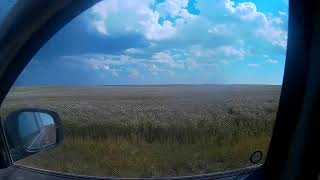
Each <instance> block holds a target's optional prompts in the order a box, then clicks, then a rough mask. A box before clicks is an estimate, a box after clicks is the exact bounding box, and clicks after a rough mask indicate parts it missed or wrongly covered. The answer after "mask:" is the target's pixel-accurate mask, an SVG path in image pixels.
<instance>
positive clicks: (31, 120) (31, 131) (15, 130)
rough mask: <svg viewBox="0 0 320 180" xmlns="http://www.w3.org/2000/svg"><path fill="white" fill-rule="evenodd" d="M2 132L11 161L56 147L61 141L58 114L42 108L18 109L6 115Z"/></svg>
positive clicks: (61, 130)
mask: <svg viewBox="0 0 320 180" xmlns="http://www.w3.org/2000/svg"><path fill="white" fill-rule="evenodd" d="M4 132H5V135H6V139H7V142H8V146H9V151H10V154H11V157H12V160H13V161H17V160H19V159H22V158H25V157H27V156H30V155H32V154H34V153H37V152H40V151H44V150H47V149H51V148H53V147H56V146H57V145H59V144H61V143H62V142H63V126H62V124H61V120H60V117H59V115H58V114H57V113H56V112H54V111H49V110H43V109H31V108H29V109H20V110H17V111H14V112H12V113H10V114H9V115H8V117H7V118H6V120H5V121H4Z"/></svg>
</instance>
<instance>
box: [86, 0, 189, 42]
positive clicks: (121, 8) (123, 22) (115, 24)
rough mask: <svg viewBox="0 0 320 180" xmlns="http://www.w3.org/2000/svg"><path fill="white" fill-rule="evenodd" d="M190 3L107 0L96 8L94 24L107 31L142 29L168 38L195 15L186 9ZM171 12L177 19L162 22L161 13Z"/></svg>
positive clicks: (149, 36)
mask: <svg viewBox="0 0 320 180" xmlns="http://www.w3.org/2000/svg"><path fill="white" fill-rule="evenodd" d="M187 4H188V1H187V0H183V1H180V0H171V1H165V2H163V3H160V4H155V1H153V0H130V1H127V0H105V1H102V2H100V3H98V4H97V5H95V6H94V7H93V8H92V10H91V14H92V16H93V17H92V19H91V21H92V22H91V24H92V26H93V27H94V28H95V29H96V31H97V32H100V33H101V34H104V35H107V34H115V33H120V34H121V33H125V32H140V33H142V34H144V36H145V37H146V38H147V39H150V40H161V39H167V38H170V37H172V36H174V35H175V33H176V31H177V28H178V26H181V25H183V24H184V23H186V22H187V21H188V20H190V19H192V18H194V17H195V16H193V15H192V14H190V13H189V12H188V11H187V10H186V9H185V8H186V6H187ZM152 6H156V8H157V11H154V10H152ZM160 13H161V14H160ZM167 16H170V17H172V18H175V19H174V20H172V21H169V20H164V21H163V23H162V24H160V23H159V19H160V17H162V18H165V17H167Z"/></svg>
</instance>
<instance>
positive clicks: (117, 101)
mask: <svg viewBox="0 0 320 180" xmlns="http://www.w3.org/2000/svg"><path fill="white" fill-rule="evenodd" d="M280 90H281V86H267V85H155V86H87V87H81V86H77V87H74V86H73V87H71V86H70V87H16V88H14V89H12V90H11V92H10V93H9V95H8V97H7V98H6V100H5V102H4V103H3V105H2V107H1V111H0V115H1V116H2V117H5V116H6V115H7V114H8V113H10V112H12V111H14V110H16V109H19V108H27V107H33V108H43V109H50V110H54V111H56V112H58V113H59V115H60V117H61V119H62V121H63V124H64V127H65V142H64V144H63V145H61V146H59V147H57V148H55V149H53V150H50V151H47V152H43V153H40V154H37V155H34V156H31V157H28V158H26V159H24V160H20V161H19V162H18V163H19V164H25V165H29V166H32V167H38V168H43V169H49V170H54V171H59V172H67V173H74V174H84V175H97V176H119V177H152V176H179V175H195V174H203V173H211V172H217V171H222V170H227V169H234V168H240V167H246V166H249V165H250V163H249V157H250V155H251V153H252V152H254V151H255V150H262V151H263V152H265V154H266V150H267V148H268V145H269V141H270V136H271V132H272V127H273V124H274V121H275V117H276V112H277V107H278V101H279V95H280Z"/></svg>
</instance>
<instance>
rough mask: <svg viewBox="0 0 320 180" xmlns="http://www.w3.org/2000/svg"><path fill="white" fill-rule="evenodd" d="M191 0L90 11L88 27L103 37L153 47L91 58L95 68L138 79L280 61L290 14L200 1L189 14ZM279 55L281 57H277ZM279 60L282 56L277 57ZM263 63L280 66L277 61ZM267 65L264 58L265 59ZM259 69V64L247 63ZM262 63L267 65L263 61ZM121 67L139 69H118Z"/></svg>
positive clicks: (121, 0) (145, 1) (122, 1)
mask: <svg viewBox="0 0 320 180" xmlns="http://www.w3.org/2000/svg"><path fill="white" fill-rule="evenodd" d="M189 6H190V2H189V0H164V1H161V2H158V1H155V0H130V1H127V0H105V1H102V2H100V3H98V4H97V5H96V6H94V7H93V8H92V10H90V11H89V12H90V18H89V23H90V24H91V27H92V28H94V30H95V31H96V32H97V33H99V34H101V35H104V36H113V35H115V36H119V35H122V34H130V33H138V34H140V35H142V37H143V38H144V39H143V40H146V41H147V42H148V44H150V46H148V47H144V48H141V47H131V48H128V49H123V50H121V51H120V52H118V53H116V54H107V55H106V54H102V55H98V54H95V55H90V58H89V57H87V59H88V60H87V64H88V65H89V66H90V67H92V68H94V69H97V70H104V71H108V72H113V74H114V76H120V75H121V73H127V74H131V75H130V77H136V75H137V74H141V73H140V72H143V71H141V69H142V68H144V69H145V70H146V71H147V72H149V73H151V74H152V75H153V76H157V75H159V74H161V73H172V74H173V72H175V71H176V70H181V69H183V70H186V71H187V70H194V69H204V68H205V67H216V66H218V65H225V64H231V63H234V62H237V61H239V60H241V61H246V59H247V58H250V59H252V58H253V57H261V54H262V53H270V54H273V55H274V56H272V57H280V56H281V55H282V54H281V53H284V52H285V49H286V43H287V28H286V25H287V13H286V12H285V11H278V10H276V11H275V12H274V13H273V14H272V13H268V12H261V11H259V9H258V7H257V6H256V5H255V4H254V3H252V2H249V1H247V2H242V3H235V2H234V1H232V0H221V1H212V0H201V1H197V2H196V3H195V4H193V6H194V8H195V9H197V10H199V13H196V14H192V13H191V12H189V10H188V9H189ZM279 55H280V56H279ZM278 59H279V58H278ZM264 60H265V61H264V63H265V62H267V63H271V64H277V63H278V62H279V61H278V60H276V59H275V58H270V57H268V58H266V57H265V58H264ZM262 61H263V59H262ZM245 63H246V64H247V65H248V67H258V66H259V65H260V64H259V62H258V63H255V64H253V63H247V62H245ZM260 63H263V62H260ZM120 66H126V67H134V69H136V70H137V71H138V73H137V72H135V71H134V70H132V72H131V71H130V72H129V70H125V71H121V72H120V71H116V70H115V69H117V68H119V67H120Z"/></svg>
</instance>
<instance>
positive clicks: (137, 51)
mask: <svg viewBox="0 0 320 180" xmlns="http://www.w3.org/2000/svg"><path fill="white" fill-rule="evenodd" d="M125 53H128V54H140V53H143V50H142V49H136V48H129V49H126V50H125Z"/></svg>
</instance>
